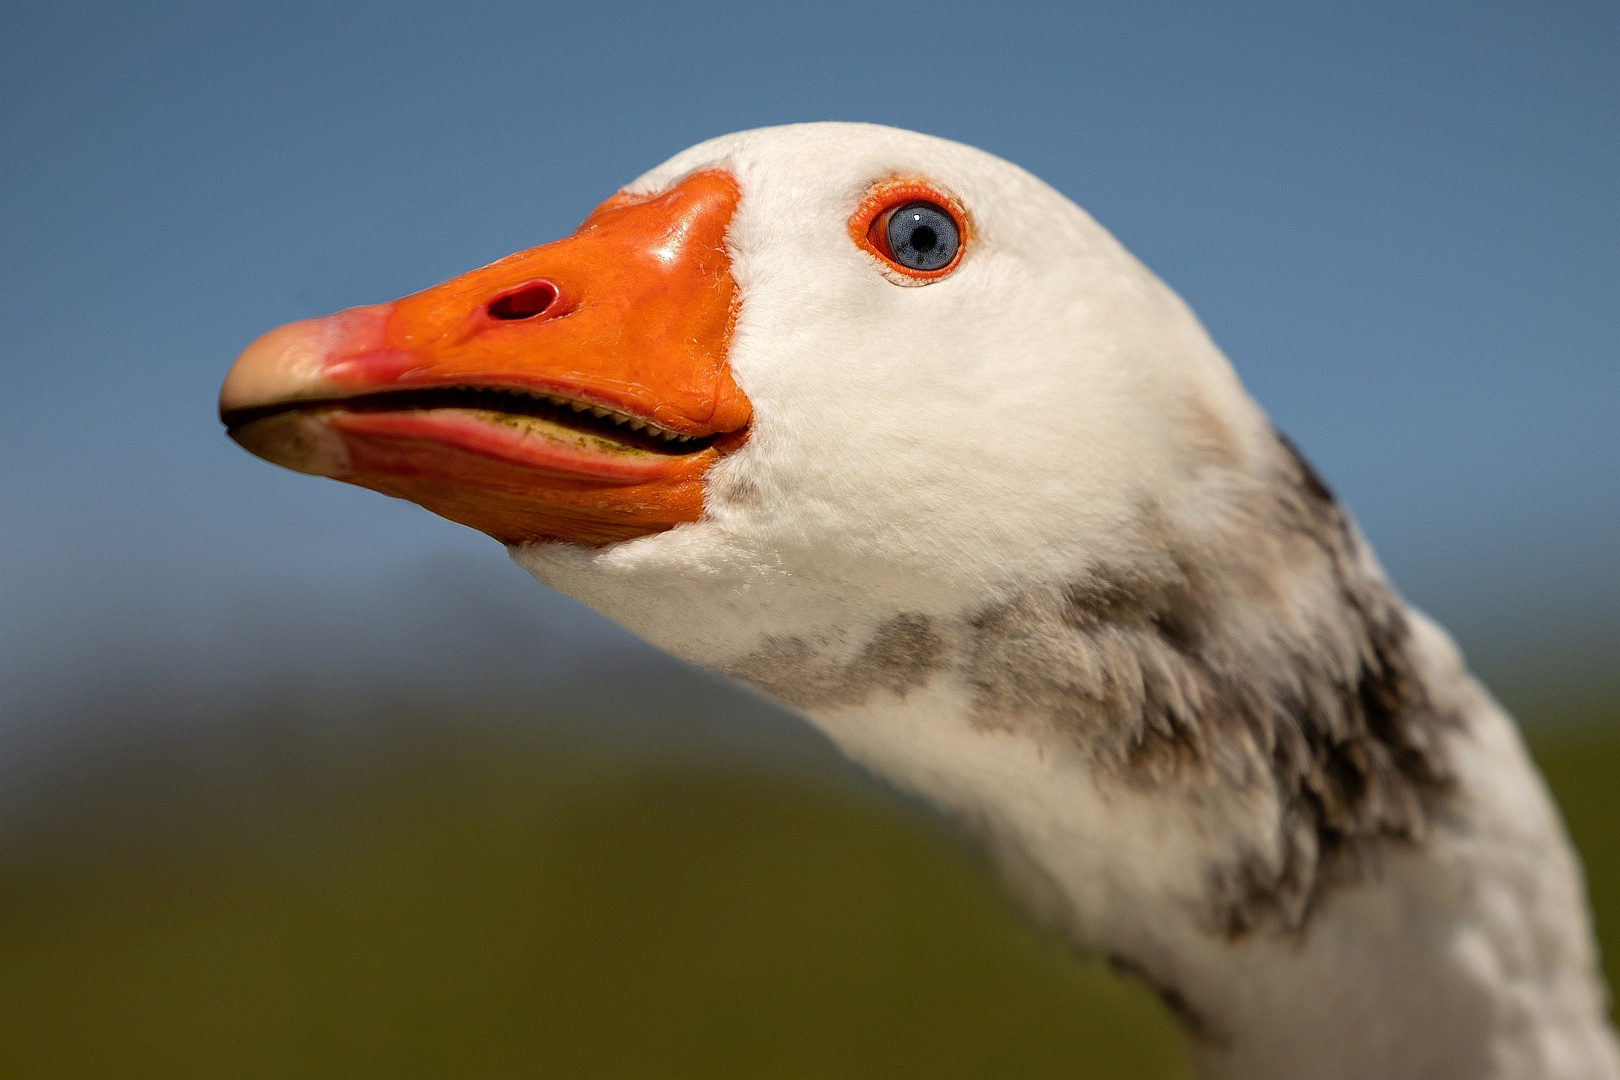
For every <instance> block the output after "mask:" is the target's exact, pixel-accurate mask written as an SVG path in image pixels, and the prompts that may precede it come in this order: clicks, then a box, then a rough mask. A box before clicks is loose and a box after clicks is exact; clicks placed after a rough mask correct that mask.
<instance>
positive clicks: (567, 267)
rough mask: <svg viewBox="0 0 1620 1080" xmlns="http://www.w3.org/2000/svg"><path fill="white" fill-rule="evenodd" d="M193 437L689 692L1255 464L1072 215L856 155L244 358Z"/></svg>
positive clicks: (871, 154) (1253, 434)
mask: <svg viewBox="0 0 1620 1080" xmlns="http://www.w3.org/2000/svg"><path fill="white" fill-rule="evenodd" d="M900 211H906V212H907V213H905V214H899V213H898V212H900ZM912 241H916V243H912ZM908 244H909V246H908ZM896 246H899V247H900V249H901V250H899V251H896V250H895V248H896ZM922 248H926V250H922ZM220 404H221V412H222V415H223V417H224V419H225V422H226V424H227V426H228V427H229V430H230V432H231V434H232V436H233V437H234V438H236V439H237V441H238V442H240V443H241V444H242V445H243V446H245V447H247V448H248V449H249V450H251V451H253V452H254V453H256V454H259V455H260V456H263V457H266V458H268V459H269V460H271V461H275V462H277V463H279V464H283V465H287V466H289V467H291V468H295V469H299V470H301V471H305V472H311V473H317V474H321V475H325V476H330V477H334V478H337V479H341V480H347V481H349V482H352V483H358V484H361V485H364V486H367V487H372V488H376V489H378V490H381V491H384V492H387V493H389V494H392V495H397V496H401V497H404V498H407V499H411V500H414V501H416V502H419V503H421V504H422V505H424V506H426V507H427V508H428V509H430V510H433V511H435V512H437V513H440V514H443V515H444V516H446V517H449V518H452V519H453V520H456V521H460V522H463V523H464V524H468V525H471V526H473V527H474V528H477V529H481V530H482V531H484V532H486V533H488V534H489V535H491V536H493V537H494V538H496V539H497V540H500V541H502V542H504V543H507V544H509V545H512V546H513V549H514V552H515V553H516V554H517V557H518V558H519V559H520V561H522V562H523V563H524V564H525V565H527V566H529V567H530V568H531V569H533V570H535V571H536V572H537V573H539V574H540V575H541V576H542V577H543V578H545V579H546V580H547V581H548V582H550V583H552V584H555V585H557V586H559V587H560V588H562V589H563V591H566V592H571V593H574V594H576V595H580V596H581V597H582V598H583V599H586V600H587V601H588V602H590V603H592V604H593V605H594V606H597V607H599V608H600V609H602V610H604V611H606V612H607V613H608V614H609V615H611V616H613V617H615V618H617V619H618V620H619V621H621V622H624V623H626V624H627V625H629V626H630V627H631V628H632V629H633V630H636V631H637V632H639V633H642V634H643V635H645V636H647V637H649V638H650V639H652V640H653V641H654V642H655V643H656V644H659V645H661V646H663V647H665V648H668V649H671V650H672V651H675V652H677V653H679V654H681V655H683V656H686V657H688V658H690V659H695V660H698V661H700V662H714V661H716V660H721V659H724V658H725V657H726V656H727V655H728V654H732V653H735V652H736V651H737V650H738V649H739V648H741V647H743V646H745V645H746V644H749V643H751V642H754V641H757V640H758V639H759V638H760V637H761V636H762V635H766V634H772V633H778V634H779V633H787V632H796V631H798V630H800V629H802V628H803V626H804V625H805V624H806V623H807V622H816V623H825V624H827V625H828V626H829V627H837V628H838V629H839V632H841V633H843V634H845V635H855V636H859V633H860V631H861V626H860V625H856V624H863V623H872V622H874V620H876V621H881V619H882V618H885V617H890V616H892V614H893V612H894V611H896V610H901V609H904V610H906V611H911V612H915V613H917V614H919V615H922V616H934V615H940V614H949V613H955V612H958V611H960V610H963V609H964V608H965V606H967V605H972V604H982V603H983V602H984V601H985V599H986V596H987V593H993V592H995V591H997V590H1009V589H1015V588H1017V587H1019V586H1020V585H1022V584H1027V583H1029V582H1031V581H1034V580H1038V579H1047V578H1057V577H1064V576H1065V575H1067V576H1072V575H1073V574H1074V573H1076V572H1078V571H1079V569H1080V568H1082V567H1084V566H1087V565H1095V564H1099V563H1102V562H1120V561H1127V562H1128V561H1132V560H1137V559H1139V558H1141V557H1143V555H1144V552H1145V551H1146V550H1147V549H1151V548H1153V547H1155V546H1157V545H1158V541H1157V540H1156V539H1155V537H1154V536H1153V535H1152V534H1153V533H1154V531H1155V530H1156V529H1159V528H1161V526H1162V523H1161V522H1158V521H1156V520H1154V519H1153V515H1152V514H1151V513H1149V514H1144V508H1145V507H1147V506H1149V505H1150V504H1157V505H1161V506H1168V505H1171V504H1175V503H1178V502H1180V501H1184V500H1185V499H1186V498H1187V497H1188V496H1190V495H1191V493H1192V491H1193V489H1194V487H1195V486H1196V485H1197V483H1198V481H1199V479H1200V477H1201V476H1202V475H1203V474H1205V473H1207V472H1208V470H1209V466H1210V465H1211V464H1212V463H1213V464H1215V465H1218V466H1222V467H1227V468H1241V467H1244V466H1245V465H1246V464H1248V463H1249V462H1250V461H1251V460H1252V459H1255V458H1257V456H1259V455H1263V454H1264V453H1266V452H1267V450H1268V448H1269V442H1268V431H1269V429H1268V428H1267V427H1266V425H1265V422H1264V418H1263V417H1262V416H1261V415H1260V414H1259V412H1258V410H1257V409H1256V408H1255V407H1254V406H1253V405H1252V403H1251V402H1250V401H1249V400H1248V398H1247V397H1246V396H1245V394H1244V393H1243V391H1242V389H1241V387H1240V386H1239V385H1238V382H1237V380H1236V378H1235V376H1234V375H1233V373H1232V371H1231V369H1230V367H1229V366H1228V365H1227V363H1226V361H1225V360H1224V359H1223V358H1222V357H1221V355H1220V353H1219V352H1218V351H1217V350H1216V349H1215V348H1214V346H1213V345H1212V344H1211V343H1210V341H1209V339H1208V337H1207V336H1206V335H1205V333H1204V332H1203V330H1202V329H1201V328H1200V326H1199V325H1198V323H1197V321H1196V319H1195V318H1194V317H1193V316H1192V314H1191V313H1190V312H1189V311H1188V310H1187V309H1186V307H1185V306H1184V305H1183V304H1182V303H1181V302H1180V301H1179V300H1178V299H1177V298H1176V297H1175V296H1174V294H1173V293H1171V292H1170V291H1169V290H1168V289H1167V288H1165V287H1164V286H1163V285H1162V284H1161V283H1160V282H1159V281H1158V280H1157V279H1156V278H1155V277H1154V276H1153V275H1152V274H1151V273H1149V272H1148V271H1147V270H1146V269H1145V268H1143V267H1142V266H1141V265H1140V264H1139V263H1138V262H1137V261H1136V260H1135V259H1134V258H1132V257H1131V256H1130V255H1129V254H1128V253H1127V252H1126V251H1125V250H1124V249H1123V248H1122V247H1121V246H1120V245H1119V244H1118V243H1117V242H1116V241H1115V240H1114V239H1113V238H1112V237H1111V236H1110V235H1109V234H1108V233H1107V232H1106V231H1105V230H1103V229H1102V228H1101V227H1100V226H1098V225H1097V224H1096V223H1095V222H1094V221H1093V220H1092V219H1091V218H1090V217H1089V216H1087V215H1086V214H1085V212H1084V211H1082V210H1081V209H1079V208H1078V207H1077V206H1075V205H1074V204H1073V203H1071V202H1070V201H1069V200H1067V199H1066V198H1064V197H1063V196H1062V195H1060V194H1059V193H1057V192H1056V191H1054V190H1053V189H1052V188H1050V187H1049V186H1047V185H1046V184H1044V183H1042V182H1041V181H1039V180H1037V179H1036V178H1035V177H1033V176H1031V175H1030V174H1028V173H1027V172H1025V171H1023V170H1022V169H1019V168H1017V167H1016V166H1013V165H1011V164H1008V163H1007V162H1004V161H1001V160H999V159H997V158H995V157H993V156H991V155H989V154H986V153H983V152H980V151H977V150H973V149H970V148H968V147H964V146H961V145H958V144H954V143H950V142H946V141H944V140H941V139H936V138H930V137H928V136H924V135H919V134H914V133H910V132H903V131H897V130H893V129H889V128H883V127H876V126H869V125H855V124H817V125H803V126H796V127H788V128H778V129H769V130H764V131H756V132H748V133H744V134H740V135H734V136H729V137H725V138H721V139H716V140H713V141H711V142H707V143H703V144H701V145H699V146H696V147H693V148H692V149H690V150H688V151H686V152H685V153H683V154H680V155H678V156H677V157H675V158H674V159H672V160H671V161H669V162H667V163H665V164H664V165H662V166H660V167H658V168H656V169H654V170H653V171H651V172H649V173H647V174H646V175H645V176H643V177H641V178H640V179H638V180H636V181H635V182H634V183H632V184H630V185H629V186H627V187H626V188H625V189H624V190H623V191H621V192H619V193H618V194H616V195H614V196H613V197H612V198H611V199H609V200H608V201H607V202H606V203H604V204H603V205H602V206H601V207H599V208H598V209H597V210H596V211H595V212H594V213H593V214H592V215H591V216H590V217H589V218H588V219H587V220H586V221H585V222H584V224H583V225H581V226H580V228H579V230H578V231H577V232H576V233H574V234H573V235H572V236H570V237H567V238H565V239H563V240H560V241H557V242H555V243H551V244H547V245H545V246H542V247H538V248H534V249H532V250H529V251H524V252H520V253H519V254H516V255H513V256H511V257H509V258H507V259H503V260H501V261H500V262H497V263H495V264H493V265H491V266H488V267H484V268H482V269H480V270H476V271H473V272H472V273H470V274H466V275H464V276H462V277H460V278H457V279H455V280H452V281H449V282H447V283H445V284H443V285H440V286H437V287H435V288H432V289H429V290H427V291H425V292H422V293H419V294H417V295H415V296H411V297H407V298H405V299H403V300H399V301H396V302H394V303H392V304H383V305H376V306H372V307H366V308H357V309H353V310H350V311H346V312H341V313H339V314H337V315H333V316H329V317H327V318H324V319H316V320H310V321H307V322H302V323H295V324H292V325H291V326H287V327H283V328H281V329H279V330H276V331H272V332H271V333H270V334H267V335H266V336H265V337H263V338H261V339H260V340H259V341H257V342H255V343H254V344H253V345H252V346H251V347H250V348H249V349H248V350H247V351H246V352H245V353H244V354H243V355H242V357H241V359H240V360H239V361H238V362H237V364H236V366H235V368H234V369H233V370H232V371H231V373H230V376H229V378H228V379H227V381H226V383H225V386H224V389H223V391H222V394H221V403H220ZM745 586H746V587H747V588H746V591H747V592H748V595H749V596H750V597H751V598H752V599H750V600H748V601H744V602H740V603H737V604H735V605H734V606H731V607H729V609H728V611H727V620H726V621H727V622H728V623H729V625H726V626H719V625H714V620H712V619H711V620H707V624H705V620H702V619H699V618H695V617H694V616H695V615H696V614H697V613H696V612H694V611H693V610H692V608H691V606H690V605H691V604H692V603H693V602H694V599H695V598H694V597H693V596H692V595H691V593H692V592H693V590H694V589H697V590H700V591H702V592H704V593H706V594H708V602H709V603H721V602H723V599H724V595H725V594H726V592H727V590H731V591H732V593H733V594H734V598H735V599H738V600H741V594H740V593H737V590H739V589H743V588H744V587H745ZM784 589H785V590H790V591H791V594H792V596H793V597H794V598H795V599H794V600H793V601H792V602H791V603H787V604H783V603H779V602H774V600H775V593H776V592H778V591H780V590H784ZM762 590H763V591H764V592H768V593H771V594H772V597H773V602H766V603H759V602H754V600H756V599H758V598H760V597H761V596H762V592H761V591H762ZM683 612H684V613H683Z"/></svg>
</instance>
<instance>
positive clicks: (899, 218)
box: [888, 202, 962, 271]
mask: <svg viewBox="0 0 1620 1080" xmlns="http://www.w3.org/2000/svg"><path fill="white" fill-rule="evenodd" d="M888 240H889V251H890V253H891V254H892V255H893V257H894V261H895V262H897V263H899V264H900V265H901V266H904V267H906V268H908V269H911V270H923V271H928V270H940V269H943V268H944V267H947V266H949V265H950V264H951V260H952V259H954V258H956V252H957V249H958V248H960V247H961V246H962V234H961V233H960V232H959V231H958V230H957V228H956V221H955V220H954V219H952V217H951V215H950V214H948V213H946V212H945V210H944V208H942V207H939V206H936V205H934V204H933V203H931V202H913V203H906V205H904V206H902V207H899V208H898V209H896V210H895V211H894V213H892V214H890V215H889V229H888Z"/></svg>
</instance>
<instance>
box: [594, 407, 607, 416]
mask: <svg viewBox="0 0 1620 1080" xmlns="http://www.w3.org/2000/svg"><path fill="white" fill-rule="evenodd" d="M611 411H612V410H611V409H604V408H601V407H597V408H594V409H592V410H591V415H592V416H595V417H598V418H600V417H603V416H606V415H607V414H608V413H609V412H611Z"/></svg>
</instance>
